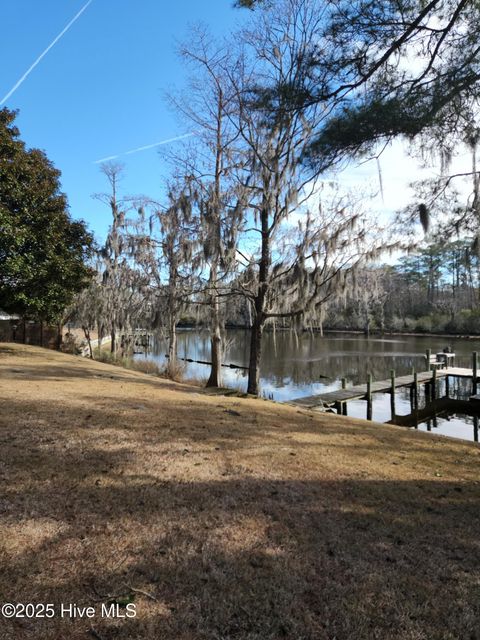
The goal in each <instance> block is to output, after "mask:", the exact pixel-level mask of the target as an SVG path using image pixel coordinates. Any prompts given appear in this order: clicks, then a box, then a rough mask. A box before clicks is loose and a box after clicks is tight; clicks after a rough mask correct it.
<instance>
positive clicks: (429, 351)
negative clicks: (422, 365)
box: [426, 349, 432, 371]
mask: <svg viewBox="0 0 480 640" xmlns="http://www.w3.org/2000/svg"><path fill="white" fill-rule="evenodd" d="M426 354H427V371H430V358H431V357H432V350H431V349H427V351H426Z"/></svg>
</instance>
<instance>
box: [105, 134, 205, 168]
mask: <svg viewBox="0 0 480 640" xmlns="http://www.w3.org/2000/svg"><path fill="white" fill-rule="evenodd" d="M194 135H195V131H192V132H191V133H185V134H183V135H182V136H175V138H168V140H162V141H161V142H154V143H153V144H147V145H145V146H143V147H137V148H136V149H130V151H124V152H123V153H119V154H117V155H116V156H108V157H107V158H100V160H94V162H93V164H100V163H101V162H107V161H108V160H116V159H117V158H120V156H128V155H130V154H131V153H137V151H146V150H147V149H153V148H154V147H159V146H160V145H162V144H168V143H169V142H176V141H177V140H183V139H184V138H190V136H194Z"/></svg>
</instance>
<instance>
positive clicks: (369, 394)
mask: <svg viewBox="0 0 480 640" xmlns="http://www.w3.org/2000/svg"><path fill="white" fill-rule="evenodd" d="M371 419H372V374H371V373H369V374H368V377H367V420H371Z"/></svg>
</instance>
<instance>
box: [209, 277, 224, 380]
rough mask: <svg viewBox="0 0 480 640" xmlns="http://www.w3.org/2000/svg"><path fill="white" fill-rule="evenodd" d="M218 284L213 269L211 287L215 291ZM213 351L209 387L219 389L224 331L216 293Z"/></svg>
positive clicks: (213, 298)
mask: <svg viewBox="0 0 480 640" xmlns="http://www.w3.org/2000/svg"><path fill="white" fill-rule="evenodd" d="M216 284H217V273H216V269H215V268H214V267H212V270H211V273H210V286H211V287H212V288H213V289H214V288H215V287H216ZM210 308H211V314H212V318H211V334H210V335H211V341H210V343H211V351H212V367H211V369H210V377H209V378H208V382H207V387H219V386H220V385H221V377H222V375H221V371H222V369H221V367H222V331H221V320H220V305H219V302H218V296H217V295H216V292H215V291H214V294H213V296H212V300H211V307H210Z"/></svg>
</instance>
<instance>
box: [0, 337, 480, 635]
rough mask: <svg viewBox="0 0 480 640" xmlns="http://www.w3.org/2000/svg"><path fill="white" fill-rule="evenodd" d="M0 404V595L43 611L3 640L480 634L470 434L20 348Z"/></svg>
mask: <svg viewBox="0 0 480 640" xmlns="http://www.w3.org/2000/svg"><path fill="white" fill-rule="evenodd" d="M0 403H1V407H2V410H1V412H0V439H1V447H0V479H1V487H2V492H1V496H0V517H1V521H0V562H1V565H0V566H1V574H0V595H1V600H2V601H4V602H12V603H53V605H54V612H55V615H54V617H53V618H51V619H50V618H35V619H29V618H25V617H23V618H18V619H3V620H1V621H0V638H2V639H3V638H9V639H15V640H16V639H21V640H28V639H30V638H32V639H33V638H35V639H36V638H39V639H40V638H41V639H42V640H57V639H59V638H67V637H68V638H69V639H76V638H88V637H94V638H95V637H96V638H101V639H104V640H110V639H113V638H115V639H117V638H121V639H123V638H132V639H133V638H134V639H135V640H138V639H142V640H143V639H145V640H147V639H149V640H150V639H151V638H157V637H158V638H168V639H172V638H175V639H176V638H182V639H183V638H185V639H187V638H188V639H192V638H199V639H200V638H201V639H204V638H205V639H206V638H235V639H236V640H247V639H248V640H251V639H258V640H260V639H262V640H265V639H272V640H273V639H275V640H277V639H279V638H291V639H292V640H293V639H295V640H297V639H302V638H308V639H312V640H313V639H315V640H321V639H327V638H330V639H331V638H336V639H337V640H347V639H348V640H352V639H354V640H362V639H365V640H366V639H368V640H371V639H372V638H381V639H382V640H385V639H389V638H392V639H393V638H395V639H397V638H398V639H402V640H409V639H411V640H413V639H414V638H415V639H417V640H418V639H423V638H425V639H427V638H429V639H430V638H438V639H439V638H445V639H447V638H448V639H453V638H455V639H457V638H478V637H479V636H478V620H479V619H480V597H479V596H480V586H479V585H480V553H479V551H480V536H479V531H480V516H479V512H480V509H479V498H480V483H479V480H480V472H479V469H480V466H479V465H480V448H479V447H478V445H475V444H470V443H466V442H460V441H455V440H452V439H442V438H439V437H436V436H433V435H430V434H428V435H427V434H423V433H412V432H406V431H405V430H404V429H403V428H395V427H391V426H386V425H380V424H375V423H367V422H364V421H362V420H355V419H351V418H346V417H341V416H334V415H328V414H327V415H314V414H311V413H309V412H308V411H298V410H297V409H295V408H293V407H288V406H284V405H278V404H273V403H269V402H265V401H260V400H251V399H239V398H224V397H218V396H207V395H205V394H203V393H202V392H201V391H199V389H198V388H195V387H189V386H187V385H180V384H175V383H171V382H168V381H165V380H160V379H158V378H153V377H149V376H147V375H144V374H141V373H137V372H133V371H127V370H123V369H119V368H117V367H112V366H109V365H105V364H101V363H96V362H91V361H87V360H85V359H82V358H75V357H72V356H68V355H64V354H59V353H55V352H49V351H45V350H42V349H39V348H33V347H26V346H19V345H0ZM60 603H68V604H74V605H77V606H78V607H79V608H80V610H81V611H83V609H82V607H83V608H84V607H86V606H90V607H92V608H93V610H94V616H93V617H92V618H86V617H85V616H81V615H80V614H78V615H77V617H75V618H73V619H72V618H70V614H69V611H70V612H71V611H72V610H71V609H66V610H64V612H66V613H65V615H64V617H61V610H60ZM105 603H113V604H115V606H117V605H118V613H119V614H120V615H122V614H123V615H124V616H126V615H127V613H128V615H131V612H132V608H131V607H130V608H129V609H126V608H125V606H126V604H127V603H130V604H134V605H135V607H136V617H116V618H108V617H102V615H101V614H102V610H101V605H102V604H105ZM109 611H111V609H109Z"/></svg>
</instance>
